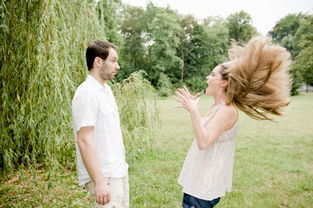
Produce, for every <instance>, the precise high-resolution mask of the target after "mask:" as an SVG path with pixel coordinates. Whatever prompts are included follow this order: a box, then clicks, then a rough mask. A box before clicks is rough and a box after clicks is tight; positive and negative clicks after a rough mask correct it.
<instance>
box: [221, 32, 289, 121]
mask: <svg viewBox="0 0 313 208" xmlns="http://www.w3.org/2000/svg"><path fill="white" fill-rule="evenodd" d="M228 56H229V61H228V62H226V63H223V64H221V65H220V66H221V70H220V72H221V75H222V78H223V79H225V80H228V85H227V88H226V94H227V103H233V104H234V105H235V106H236V107H237V108H238V109H240V110H241V111H243V112H244V113H246V114H247V115H248V116H250V117H252V118H254V119H260V120H272V118H270V117H269V116H268V115H282V114H283V111H282V108H283V107H285V106H287V105H288V104H289V92H290V86H291V79H290V76H289V74H288V70H289V66H290V64H291V61H290V53H289V52H288V51H287V50H286V49H285V48H283V47H282V46H279V45H277V44H273V43H271V38H269V37H262V36H258V37H254V38H252V39H251V40H250V41H249V42H248V43H246V44H244V45H239V44H233V45H232V46H231V48H230V49H229V51H228Z"/></svg>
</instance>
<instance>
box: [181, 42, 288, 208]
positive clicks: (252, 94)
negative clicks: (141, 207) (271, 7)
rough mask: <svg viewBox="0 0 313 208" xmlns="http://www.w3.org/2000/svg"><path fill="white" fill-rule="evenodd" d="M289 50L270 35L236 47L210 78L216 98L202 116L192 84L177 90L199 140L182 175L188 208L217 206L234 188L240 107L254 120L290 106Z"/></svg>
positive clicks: (209, 86) (193, 144)
mask: <svg viewBox="0 0 313 208" xmlns="http://www.w3.org/2000/svg"><path fill="white" fill-rule="evenodd" d="M289 57H290V54H289V53H288V52H287V51H286V50H285V49H284V48H283V47H281V46H278V45H273V44H271V43H270V39H269V38H266V39H264V38H262V37H256V38H253V39H252V40H250V41H249V42H248V43H247V44H246V45H244V46H238V45H235V46H232V47H231V49H230V50H229V61H228V62H226V63H223V64H220V65H218V66H216V67H215V68H214V69H213V71H212V72H211V74H210V75H209V76H207V78H206V79H207V80H206V82H207V84H208V87H207V89H206V95H208V96H212V97H213V98H214V103H213V105H212V106H211V107H210V109H209V113H208V115H207V116H206V117H205V118H204V119H201V117H200V113H199V111H198V107H197V105H198V102H199V99H200V94H199V93H198V94H196V95H195V96H194V95H191V94H190V92H189V91H188V89H187V88H182V89H178V90H177V91H176V95H177V97H176V99H177V101H178V102H179V103H180V104H181V105H180V106H178V107H181V108H184V109H186V110H187V111H188V112H189V113H190V116H191V120H192V126H193V130H194V134H195V140H194V142H193V143H192V145H191V147H190V149H189V152H188V154H187V157H186V159H185V162H184V166H183V168H182V170H181V174H180V176H179V180H178V182H179V184H181V185H182V186H183V192H184V196H183V203H182V205H183V208H191V207H194V208H209V207H214V206H215V205H216V204H217V203H218V202H219V200H220V197H222V196H224V195H225V193H226V192H230V191H231V187H232V170H233V160H234V138H235V135H236V132H237V120H238V112H237V110H236V109H237V108H238V109H240V110H241V111H243V112H244V113H246V114H247V115H249V116H251V117H252V118H255V119H262V120H272V119H271V118H270V117H268V114H274V115H282V111H281V110H282V107H284V106H287V105H288V104H289V101H288V98H289V88H290V78H289V76H288V73H287V71H288V67H289V64H290V61H289Z"/></svg>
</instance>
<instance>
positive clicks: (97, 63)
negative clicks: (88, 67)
mask: <svg viewBox="0 0 313 208" xmlns="http://www.w3.org/2000/svg"><path fill="white" fill-rule="evenodd" d="M101 66H102V59H101V58H100V57H98V56H97V57H95V60H94V61H93V67H94V68H100V67H101Z"/></svg>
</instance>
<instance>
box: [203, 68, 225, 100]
mask: <svg viewBox="0 0 313 208" xmlns="http://www.w3.org/2000/svg"><path fill="white" fill-rule="evenodd" d="M220 69H221V66H216V67H215V68H214V69H213V71H212V72H211V73H210V74H209V75H208V76H207V77H206V83H207V84H208V87H207V88H206V91H205V94H207V95H209V96H214V95H215V94H216V93H217V92H218V91H219V90H223V87H222V82H223V81H225V80H222V75H221V73H220Z"/></svg>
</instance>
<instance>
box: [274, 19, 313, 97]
mask: <svg viewBox="0 0 313 208" xmlns="http://www.w3.org/2000/svg"><path fill="white" fill-rule="evenodd" d="M311 16H312V15H306V14H303V13H298V14H289V15H287V16H286V17H283V18H282V19H281V20H279V21H278V22H277V23H276V25H275V26H274V28H273V29H272V30H271V31H270V34H271V36H272V38H273V40H274V41H275V42H277V43H279V44H281V45H282V46H284V47H285V48H286V49H287V50H288V51H289V52H290V53H291V56H292V59H293V60H294V64H293V65H292V68H291V70H290V73H291V75H292V77H293V82H292V87H291V94H292V95H296V94H298V91H297V89H298V88H299V87H300V86H301V84H302V82H303V81H305V82H310V81H309V80H310V78H309V77H311V76H312V73H311V72H312V71H310V70H311V69H310V66H311V65H310V64H311V59H312V58H310V57H311V56H310V55H311V54H312V47H310V43H311V42H310V39H311V35H310V34H311V33H310V31H311V30H312V29H311V26H310V25H311V24H312V23H311V22H312V21H311V20H310V18H311ZM304 77H305V80H304Z"/></svg>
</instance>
